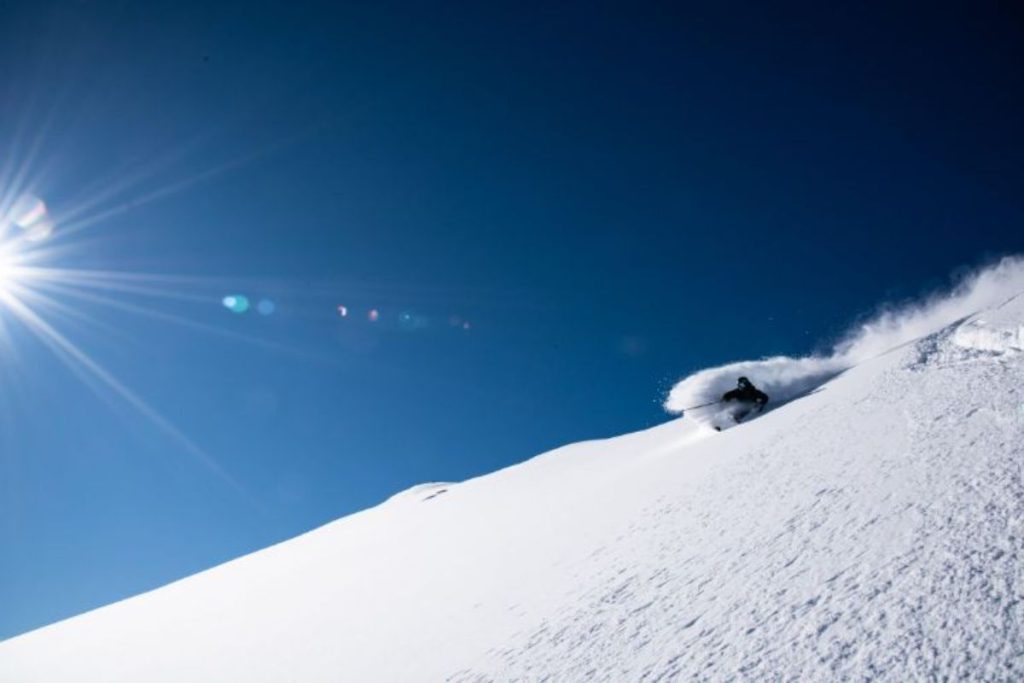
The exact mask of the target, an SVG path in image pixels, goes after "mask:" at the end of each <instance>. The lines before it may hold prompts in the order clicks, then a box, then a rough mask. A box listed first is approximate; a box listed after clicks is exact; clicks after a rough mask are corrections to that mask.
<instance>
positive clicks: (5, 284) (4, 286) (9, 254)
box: [0, 242, 18, 296]
mask: <svg viewBox="0 0 1024 683" xmlns="http://www.w3.org/2000/svg"><path fill="white" fill-rule="evenodd" d="M17 283H18V259H17V253H16V252H15V250H14V249H13V248H12V246H11V245H10V244H7V243H4V242H0V296H3V295H6V294H9V293H10V292H11V290H12V289H14V288H15V287H16V286H17Z"/></svg>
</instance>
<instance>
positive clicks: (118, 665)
mask: <svg viewBox="0 0 1024 683" xmlns="http://www.w3.org/2000/svg"><path fill="white" fill-rule="evenodd" d="M1022 325H1024V296H1021V297H1017V298H1015V299H1013V300H1011V301H1009V302H1008V303H1005V304H1003V305H1001V306H997V307H991V308H989V309H987V310H984V311H979V312H978V314H977V315H974V316H971V317H969V318H967V319H964V320H959V321H957V322H955V323H953V324H951V325H948V326H946V327H943V328H942V329H939V330H937V331H935V332H933V333H931V334H928V335H926V336H924V337H923V338H921V339H919V340H916V341H914V342H912V343H909V344H905V345H903V346H900V347H899V348H896V349H894V350H892V351H890V352H888V353H884V354H882V355H878V356H876V357H874V358H872V359H870V360H864V361H862V362H857V363H856V364H854V365H853V366H852V367H850V368H849V369H846V370H845V371H843V372H841V374H838V375H837V376H835V377H833V378H831V379H828V380H827V381H826V380H825V377H823V378H822V381H824V384H822V385H821V386H820V387H818V388H817V389H814V390H812V391H811V392H810V393H807V394H805V395H803V396H801V397H799V398H795V400H792V401H790V402H789V403H786V404H785V405H783V406H781V407H779V408H777V409H776V410H774V411H772V412H770V413H767V414H766V415H764V416H763V417H761V418H760V419H757V420H755V421H752V422H749V423H747V424H743V425H741V426H739V427H737V428H735V429H731V430H728V431H725V432H722V433H721V434H718V433H714V432H711V431H710V430H708V429H707V428H705V427H703V426H702V425H701V424H700V423H699V422H696V421H694V420H692V419H682V420H675V421H672V422H669V423H667V424H664V425H662V426H659V427H656V428H654V429H650V430H647V431H644V432H639V433H636V434H630V435H627V436H623V437H619V438H615V439H609V440H606V441H595V442H587V443H581V444H575V445H572V446H568V447H565V448H561V449H558V450H556V451H552V452H550V453H546V454H544V455H541V456H538V457H536V458H534V459H532V460H530V461H527V462H525V463H523V464H521V465H519V466H516V467H512V468H509V469H506V470H503V471H500V472H497V473H494V474H492V475H489V476H486V477H481V478H478V479H474V480H471V481H467V482H463V483H459V484H435V485H425V486H422V487H417V488H415V489H413V490H410V491H407V492H405V493H403V494H399V495H398V496H395V497H394V498H392V499H391V500H389V501H387V502H386V503H384V504H382V505H380V506H378V507H376V508H373V509H371V510H367V511H364V512H361V513H359V514H355V515H352V516H349V517H346V518H344V519H341V520H339V521H337V522H335V523H333V524H329V525H327V526H325V527H323V528H321V529H318V530H316V531H313V532H311V533H308V534H306V535H304V536H301V537H298V538H296V539H294V540H291V541H288V542H286V543H282V544H280V545H278V546H274V547H272V548H268V549H266V550H264V551H261V552H258V553H254V554H253V555H250V556H247V557H243V558H241V559H239V560H236V561H234V562H231V563H228V564H226V565H223V566H220V567H217V568H214V569H212V570H209V571H207V572H204V573H202V574H198V575H196V576H193V577H191V578H188V579H185V580H183V581H180V582H177V583H175V584H172V585H169V586H166V587H164V588H161V589H159V590H156V591H153V592H151V593H148V594H144V595H141V596H138V597H135V598H132V599H130V600H126V601H123V602H121V603H117V604H114V605H111V606H109V607H106V608H103V609H100V610H96V611H94V612H91V613H88V614H85V615H82V616H80V617H77V618H74V619H70V620H67V621H65V622H61V623H58V624H55V625H53V626H50V627H47V628H44V629H40V630H38V631H35V632H33V633H29V634H27V635H24V636H21V637H18V638H14V639H12V640H8V641H6V642H4V643H0V681H5V682H6V681H19V682H20V681H72V680H74V681H246V682H250V681H441V680H452V681H516V680H519V681H540V680H550V681H591V680H594V681H667V680H692V679H700V680H735V679H748V680H777V679H786V680H796V679H800V680H843V679H858V680H862V679H868V678H870V679H878V680H892V681H905V680H911V679H918V678H930V679H945V678H961V677H962V678H968V679H974V680H986V681H998V680H1007V681H1010V680H1021V679H1022V678H1024V603H1022V602H1021V599H1022V596H1024V570H1022V560H1024V552H1022V551H1024V477H1022V466H1021V463H1022V458H1024V409H1022V408H1024V391H1022V389H1021V387H1020V381H1021V378H1022V377H1024V351H1022V344H1021V341H1022ZM751 377H752V379H754V380H755V382H756V381H757V377H756V375H754V374H751Z"/></svg>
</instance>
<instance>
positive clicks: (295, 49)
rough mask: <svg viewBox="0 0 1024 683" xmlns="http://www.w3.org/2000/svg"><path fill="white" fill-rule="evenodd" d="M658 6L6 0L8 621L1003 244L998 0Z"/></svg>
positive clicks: (394, 487)
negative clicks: (28, 238)
mask: <svg viewBox="0 0 1024 683" xmlns="http://www.w3.org/2000/svg"><path fill="white" fill-rule="evenodd" d="M671 4H672V5H673V7H671V8H667V7H663V8H659V7H656V6H646V7H644V6H641V5H639V4H638V3H635V2H630V3H617V4H616V3H578V4H576V3H570V2H564V3H537V4H532V3H522V2H515V3H508V4H507V5H506V4H503V3H492V2H487V3H465V4H461V3H455V4H451V3H449V4H438V3H390V2H371V3H339V2H323V3H307V2H289V3H253V2H202V3H191V2H181V1H176V2H166V3H165V2H146V3H138V2H129V1H126V0H125V1H121V2H70V1H68V2H56V3H53V2H39V1H33V2H25V3H20V2H6V3H3V4H0V73H2V74H3V79H2V82H0V98H2V100H0V153H2V155H3V156H2V159H0V180H2V184H0V198H2V202H3V205H2V209H3V210H4V211H5V212H6V213H7V214H8V215H7V217H8V218H19V217H20V218H21V219H23V220H22V223H25V224H26V225H27V224H32V223H33V221H32V220H29V218H25V211H26V209H25V206H26V204H25V203H24V202H25V201H26V200H25V199H24V197H25V196H28V195H32V196H35V197H38V198H41V199H42V200H43V201H44V202H45V204H46V206H47V208H48V216H49V220H51V221H52V225H53V232H52V234H51V235H49V236H48V237H47V238H46V239H44V240H42V241H40V242H33V243H32V245H31V246H32V249H33V251H32V252H31V256H32V258H33V259H34V260H33V261H32V262H31V264H30V265H31V267H34V268H37V269H39V268H48V269H51V270H48V271H45V273H44V272H43V271H38V270H37V271H36V275H37V277H36V280H35V281H33V282H32V283H27V282H24V281H23V282H20V283H15V285H14V286H12V285H10V283H8V285H7V293H8V298H7V299H2V297H0V299H2V300H0V638H2V637H8V636H11V635H14V634H16V633H20V632H23V631H26V630H28V629H31V628H34V627H37V626H40V625H43V624H45V623H49V622H52V621H55V620H57V619H61V618H64V617H67V616H70V615H72V614H75V613H78V612H81V611H84V610H86V609H90V608H93V607H96V606H99V605H102V604H105V603H108V602H111V601H113V600H116V599H120V598H123V597H126V596H129V595H132V594H134V593H137V592H140V591H143V590H147V589H150V588H153V587H156V586H159V585H161V584H163V583H166V582H168V581H171V580H174V579H177V578H180V577H182V576H185V575H187V574H190V573H193V572H195V571H198V570H201V569H204V568H207V567H209V566H212V565H214V564H217V563H219V562H222V561H225V560H228V559H230V558H233V557H236V556H238V555H240V554H243V553H246V552H250V551H252V550H256V549H258V548H261V547H264V546H266V545H268V544H271V543H274V542H277V541H280V540H284V539H286V538H289V537H291V536H294V535H296V534H298V533H301V532H303V531H305V530H308V529H310V528H313V527H315V526H317V525H320V524H323V523H325V522H328V521H330V520H333V519H335V518H337V517H340V516H342V515H345V514H347V513H349V512H352V511H355V510H358V509H360V508H364V507H366V506H369V505H372V504H375V503H377V502H379V501H381V500H383V499H385V498H386V497H387V496H389V495H391V494H392V493H395V492H397V491H399V490H401V489H403V488H405V487H408V486H410V485H412V484H416V483H419V482H423V481H439V480H460V479H464V478H467V477H471V476H474V475H478V474H483V473H486V472H489V471H492V470H494V469H496V468H499V467H502V466H505V465H509V464H512V463H515V462H517V461H520V460H522V459H524V458H527V457H529V456H532V455H534V454H536V453H539V452H541V451H543V450H546V449H549V448H552V447H555V446H558V445H561V444H564V443H568V442H572V441H577V440H581V439H587V438H598V437H605V436H612V435H616V434H620V433H623V432H627V431H631V430H636V429H642V428H644V427H647V426H650V425H653V424H656V423H658V422H660V421H663V420H665V419H667V416H665V415H664V413H663V412H662V411H661V409H660V407H659V404H660V400H661V399H662V397H663V393H664V391H665V390H666V389H667V388H668V387H669V386H670V384H671V383H672V382H673V381H674V380H676V379H678V378H679V377H680V376H683V375H685V374H687V373H688V372H690V371H693V370H695V369H698V368H701V367H704V366H708V365H713V364H719V363H723V362H727V361H732V360H737V359H743V358H752V357H760V356H764V355H768V354H776V353H786V354H801V353H807V352H810V351H813V350H814V349H815V348H820V347H821V346H822V345H827V344H828V343H829V342H830V341H832V340H834V339H835V338H836V336H837V335H839V334H841V333H842V331H843V330H844V328H845V327H846V326H847V325H849V324H850V323H851V322H853V321H854V320H855V319H856V318H857V317H858V316H860V315H864V314H866V313H869V312H870V311H871V310H872V309H873V308H874V307H875V306H876V305H878V304H880V303H882V302H884V301H892V300H898V299H902V298H905V297H909V296H914V295H917V294H920V293H922V292H924V291H927V290H929V289H931V288H936V287H941V286H943V285H944V284H946V283H948V281H949V278H950V276H951V275H952V274H955V273H956V272H957V270H958V269H963V268H964V267H971V266H976V265H978V264H981V263H984V262H986V261H987V260H990V259H992V258H994V257H996V256H998V255H1002V254H1005V253H1010V252H1019V251H1022V250H1024V230H1022V229H1021V226H1022V213H1024V201H1022V197H1024V195H1022V192H1021V189H1022V180H1024V166H1022V165H1021V163H1020V158H1021V154H1022V152H1024V128H1022V126H1021V125H1020V121H1022V120H1024V106H1022V104H1024V103H1022V98H1024V83H1022V80H1024V75H1022V74H1024V68H1022V67H1024V61H1022V56H1024V31H1022V23H1021V17H1020V15H1019V14H1014V13H1013V12H1014V11H1015V10H1014V9H1013V8H1012V6H1011V4H1010V3H1002V9H1001V10H996V9H994V8H995V7H996V6H997V5H996V4H994V3H993V4H991V5H989V4H984V3H962V4H961V5H960V6H959V8H957V7H943V8H939V7H935V6H929V7H928V8H927V11H925V10H924V9H921V7H922V6H921V5H920V3H913V4H916V5H917V8H904V9H901V8H899V7H895V6H894V3H879V4H878V5H877V6H874V7H869V6H868V5H865V4H864V3H849V4H850V5H851V7H849V8H846V9H841V8H838V7H836V3H820V2H814V3H811V2H808V3H806V4H786V3H783V4H781V5H780V4H778V3H749V4H746V3H693V4H690V3H671ZM666 5H667V4H666ZM767 5H770V7H769V6H767ZM854 5H855V6H854ZM19 202H20V203H19ZM30 218H32V217H30ZM36 222H38V221H36ZM27 232H28V231H27V229H26V227H25V226H23V225H12V226H9V227H8V229H7V231H6V233H7V234H8V236H11V235H14V236H16V237H22V236H23V235H22V234H21V233H27ZM41 236H45V235H41ZM26 258H27V257H26ZM26 267H27V266H26ZM23 279H24V278H23ZM2 287H3V276H2V270H0V291H2ZM29 287H30V288H31V291H26V289H25V288H29ZM19 288H20V289H19ZM11 295H13V296H15V297H16V301H18V302H21V304H23V305H24V306H25V309H20V310H19V309H17V307H16V306H15V307H14V308H13V309H12V306H11V303H10V301H11V299H10V296H11ZM43 296H45V297H46V298H45V299H44V298H43ZM227 296H245V297H246V298H247V301H248V303H249V309H248V310H246V311H244V312H233V311H231V310H229V309H228V307H226V306H225V305H224V301H223V299H224V297H227ZM240 301H241V300H238V299H236V300H234V301H231V302H229V303H234V304H235V305H236V308H239V309H241V308H243V306H242V305H240ZM339 306H344V307H345V309H344V310H345V312H346V313H347V315H346V316H342V315H341V314H340V311H339V308H338V307H339ZM371 310H376V311H377V316H378V317H377V319H376V320H371V319H370V311H371ZM44 326H45V327H44ZM528 503H529V501H524V504H528Z"/></svg>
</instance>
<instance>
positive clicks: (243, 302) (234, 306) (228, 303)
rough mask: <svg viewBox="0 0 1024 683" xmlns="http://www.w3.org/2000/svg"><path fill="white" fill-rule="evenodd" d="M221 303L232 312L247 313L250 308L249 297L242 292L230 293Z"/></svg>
mask: <svg viewBox="0 0 1024 683" xmlns="http://www.w3.org/2000/svg"><path fill="white" fill-rule="evenodd" d="M221 303H222V304H224V308H226V309H228V310H229V311H231V312H232V313H245V312H246V311H248V310H249V298H248V297H246V296H243V295H241V294H230V295H228V296H226V297H224V298H223V299H221Z"/></svg>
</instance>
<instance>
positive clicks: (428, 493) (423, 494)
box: [387, 481, 454, 503]
mask: <svg viewBox="0 0 1024 683" xmlns="http://www.w3.org/2000/svg"><path fill="white" fill-rule="evenodd" d="M451 486H454V484H452V483H451V482H447V481H434V482H428V483H425V484H416V485H415V486H410V487H409V488H407V489H405V490H404V491H399V492H398V493H396V494H395V495H393V496H391V497H390V498H388V500H387V502H389V503H391V502H394V501H400V500H407V499H408V500H426V499H429V498H434V497H436V496H438V495H440V494H441V493H444V492H445V491H447V490H448V488H449V487H451Z"/></svg>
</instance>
